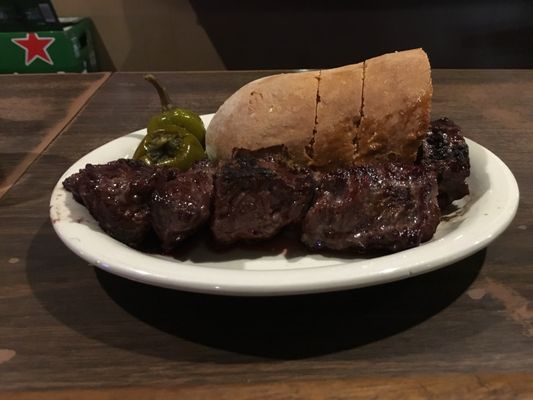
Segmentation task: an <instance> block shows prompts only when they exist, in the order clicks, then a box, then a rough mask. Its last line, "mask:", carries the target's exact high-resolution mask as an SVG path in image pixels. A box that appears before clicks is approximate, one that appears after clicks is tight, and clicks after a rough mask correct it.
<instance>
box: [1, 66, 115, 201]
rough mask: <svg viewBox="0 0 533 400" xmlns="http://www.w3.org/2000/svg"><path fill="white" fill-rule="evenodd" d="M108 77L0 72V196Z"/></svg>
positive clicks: (103, 74)
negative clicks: (9, 73) (0, 74)
mask: <svg viewBox="0 0 533 400" xmlns="http://www.w3.org/2000/svg"><path fill="white" fill-rule="evenodd" d="M108 77H109V74H108V73H97V74H48V75H13V76H9V75H4V76H0V88H1V97H0V148H1V149H2V150H1V151H0V197H2V195H3V194H4V193H5V192H6V191H7V190H8V189H9V188H10V187H11V185H12V184H13V183H14V182H16V180H17V179H18V178H19V177H20V176H21V175H22V174H23V173H24V171H25V170H26V168H28V166H29V165H30V164H31V163H32V162H33V160H35V158H36V157H37V156H39V154H41V153H42V151H43V150H44V149H45V148H46V146H48V145H49V144H50V142H51V141H52V140H53V139H54V138H55V137H56V136H57V135H58V134H59V132H61V130H62V129H63V128H64V127H65V126H66V125H67V124H68V123H69V122H70V120H71V119H72V118H73V117H74V116H75V115H76V114H77V113H78V112H79V111H80V109H81V108H82V107H83V106H84V104H85V103H86V101H87V100H88V99H89V98H90V97H91V96H92V94H93V93H94V92H95V91H96V90H97V89H98V88H99V87H100V85H101V84H102V83H103V82H105V80H106V79H107V78H108Z"/></svg>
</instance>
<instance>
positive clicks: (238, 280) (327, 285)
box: [50, 114, 519, 296]
mask: <svg viewBox="0 0 533 400" xmlns="http://www.w3.org/2000/svg"><path fill="white" fill-rule="evenodd" d="M212 116H213V114H206V115H202V119H203V120H204V122H205V123H206V125H207V124H208V123H209V121H210V119H211V118H212ZM145 131H146V130H145V129H141V130H137V131H134V132H131V133H129V134H126V135H123V136H121V137H119V138H116V139H114V140H111V141H109V142H107V143H105V144H103V145H102V146H99V147H97V148H96V149H93V150H92V151H90V152H89V153H87V154H86V155H84V156H83V157H81V158H80V159H78V160H77V161H75V162H74V163H73V164H72V165H71V166H70V167H69V168H68V169H67V170H66V171H65V172H64V173H63V174H62V176H61V178H60V179H59V180H58V182H57V183H56V185H55V186H54V189H53V191H52V196H51V199H50V218H51V220H52V225H53V227H54V230H55V232H56V234H57V235H58V236H59V238H60V239H61V241H62V242H63V243H64V244H65V245H66V246H67V247H68V248H69V249H70V250H71V251H73V252H74V253H75V254H76V255H78V256H79V257H81V258H82V259H84V260H86V261H88V262H89V263H91V264H93V265H95V266H96V267H98V268H101V269H103V270H106V271H108V272H110V273H113V274H115V275H118V276H121V277H124V278H127V279H130V280H134V281H137V282H142V283H146V284H151V285H155V286H160V287H165V288H169V289H178V290H184V291H191V292H200V293H209V294H223V295H235V296H280V295H294V294H306V293H318V292H328V291H337V290H345V289H355V288H359V287H365V286H371V285H378V284H383V283H387V282H392V281H396V280H401V279H405V278H408V277H411V276H415V275H420V274H424V273H428V272H431V271H434V270H436V269H438V268H442V267H444V266H446V265H450V264H453V263H454V262H457V261H460V260H461V259H464V258H466V257H468V256H470V255H472V254H474V253H476V252H477V251H479V250H481V249H482V248H484V247H486V246H487V245H488V244H489V243H490V242H492V241H493V240H494V239H495V238H496V237H498V236H499V235H500V234H501V233H503V232H504V231H505V229H506V228H507V227H508V226H509V225H510V223H511V222H512V220H513V218H514V216H515V215H516V212H517V209H518V203H519V188H518V184H517V182H516V179H515V177H514V176H513V174H512V172H511V170H510V169H509V168H508V167H507V165H505V163H504V162H503V161H502V160H501V159H500V158H499V157H497V156H496V155H495V154H494V153H492V152H491V151H490V150H488V149H486V148H485V147H483V146H482V145H480V144H478V143H476V142H474V141H472V140H470V139H468V138H466V140H467V143H468V145H469V148H470V149H476V151H481V152H483V154H484V155H485V156H486V157H487V159H488V160H489V159H490V161H491V162H493V163H494V166H495V167H497V168H498V169H499V172H500V173H501V174H502V176H504V177H505V183H506V184H508V188H507V190H508V196H507V202H508V203H509V204H506V207H502V209H501V212H500V213H499V214H498V215H497V218H493V220H492V224H491V229H489V230H488V231H487V232H486V234H484V235H483V237H481V238H479V239H478V240H476V241H475V242H474V243H472V244H471V245H470V246H464V245H463V246H461V247H460V249H459V250H458V251H454V252H453V253H452V254H444V253H442V252H441V254H440V255H439V256H436V257H432V258H431V259H429V260H428V259H427V257H426V258H422V259H421V260H418V261H417V262H414V263H413V262H410V263H409V266H407V265H403V264H402V262H403V263H405V262H406V261H405V260H406V259H410V258H412V254H413V253H415V255H416V253H417V252H420V250H419V249H421V248H425V249H428V248H429V247H437V248H438V247H439V246H438V245H437V244H438V243H439V242H441V241H442V239H443V238H441V239H439V240H436V241H432V242H427V243H423V244H422V245H420V246H418V247H415V248H412V249H408V250H404V251H401V252H398V253H394V254H389V255H384V256H380V257H375V258H370V259H368V260H360V259H358V260H356V261H355V263H356V264H359V265H358V266H359V269H361V268H370V267H371V264H375V263H376V261H372V260H377V259H379V260H380V261H382V262H386V261H389V260H395V262H396V263H397V264H398V261H402V260H403V261H402V262H400V263H399V264H400V265H399V266H396V267H395V268H389V269H384V270H381V271H380V272H379V273H375V274H367V275H365V276H364V277H360V276H359V277H358V276H357V275H352V276H351V277H350V274H349V273H347V271H346V270H349V269H350V268H354V262H352V263H344V264H342V265H330V266H322V267H312V268H302V269H288V270H280V269H276V270H270V271H266V270H233V269H226V268H221V269H219V270H217V274H216V278H217V279H212V277H208V278H206V277H200V276H199V275H202V272H206V271H204V270H206V269H209V271H210V272H212V271H213V267H205V266H199V265H196V266H195V265H189V264H185V263H183V262H181V261H179V260H175V259H172V260H171V261H167V260H161V259H157V263H158V264H159V263H161V262H163V263H165V264H172V265H173V266H176V267H181V273H182V274H181V276H178V279H177V278H176V275H180V274H176V273H175V272H176V271H172V274H171V275H168V274H167V275H161V274H154V273H147V272H146V271H143V270H142V268H138V267H132V266H131V262H130V263H128V262H127V261H126V262H124V260H115V259H113V257H111V256H107V257H106V256H104V257H102V256H101V255H100V254H98V253H91V252H87V251H86V249H84V248H83V245H82V244H81V241H74V240H72V239H71V238H69V237H68V232H67V231H68V229H65V225H68V224H72V223H78V222H74V221H61V220H58V215H59V210H58V209H56V207H58V205H57V204H56V202H55V199H57V196H58V194H59V193H63V195H65V194H66V193H67V192H66V191H65V190H64V189H63V186H62V181H63V180H64V179H65V178H66V177H67V176H69V175H70V174H72V173H73V172H75V171H77V170H78V169H79V168H80V165H81V164H83V163H84V162H85V161H84V160H85V159H88V158H90V157H91V156H93V155H94V154H97V153H98V152H101V151H102V149H105V148H108V147H111V146H113V144H114V143H115V142H117V141H122V140H124V139H126V138H131V137H135V136H139V134H144V132H145ZM139 137H140V136H139ZM108 161H111V160H108ZM102 162H105V161H102ZM83 165H84V164H83ZM489 178H491V177H490V175H489ZM68 195H70V194H68ZM104 235H105V234H104ZM106 236H107V235H106ZM107 238H108V239H109V240H110V241H113V242H116V244H117V245H120V246H123V247H126V248H127V249H128V251H129V250H130V251H131V252H134V253H135V256H137V257H138V258H139V262H140V261H142V260H146V261H148V259H149V260H151V262H154V260H155V258H154V256H152V255H149V254H146V253H142V252H140V251H138V250H135V249H132V248H129V247H127V246H126V245H124V244H122V243H120V242H118V241H116V240H115V239H113V238H111V237H109V236H107ZM146 257H148V259H146ZM139 262H137V264H138V263H139ZM368 265H370V267H368ZM184 266H185V267H186V268H184ZM191 269H195V270H197V271H196V273H195V272H193V271H191ZM310 271H312V272H311V273H310ZM348 272H350V271H348ZM243 274H245V275H246V278H247V279H245V282H243V281H242V276H243ZM200 278H201V279H200Z"/></svg>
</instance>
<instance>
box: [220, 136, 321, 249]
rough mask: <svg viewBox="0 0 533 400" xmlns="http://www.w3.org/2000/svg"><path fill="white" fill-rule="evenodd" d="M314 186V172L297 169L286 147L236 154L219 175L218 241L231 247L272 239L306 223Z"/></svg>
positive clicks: (244, 151)
mask: <svg viewBox="0 0 533 400" xmlns="http://www.w3.org/2000/svg"><path fill="white" fill-rule="evenodd" d="M313 186H314V181H313V179H312V177H311V174H310V172H309V171H308V170H307V169H305V168H301V167H297V166H295V165H293V164H292V162H291V161H290V160H289V158H288V153H287V150H286V149H285V147H283V146H274V147H270V148H266V149H262V150H258V151H249V150H243V149H239V150H236V151H234V153H233V159H232V160H231V161H229V162H227V163H225V164H223V165H221V166H220V167H219V169H218V172H217V174H216V176H215V198H214V207H213V209H214V214H213V218H212V222H211V229H212V232H213V234H214V237H215V239H216V240H217V241H218V242H220V243H223V244H229V243H234V242H238V241H241V240H242V241H253V240H257V239H267V238H271V237H273V236H274V235H276V234H277V233H278V232H279V231H280V230H281V229H282V228H283V227H285V226H287V225H289V224H292V223H297V222H299V221H300V220H301V219H302V217H303V216H304V214H305V212H306V210H307V208H308V207H309V204H310V202H311V200H312V197H313Z"/></svg>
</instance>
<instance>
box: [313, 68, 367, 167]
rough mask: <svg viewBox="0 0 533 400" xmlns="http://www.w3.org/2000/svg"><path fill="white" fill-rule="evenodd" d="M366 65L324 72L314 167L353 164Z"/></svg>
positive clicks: (314, 150) (314, 148) (325, 70)
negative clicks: (354, 143)
mask: <svg viewBox="0 0 533 400" xmlns="http://www.w3.org/2000/svg"><path fill="white" fill-rule="evenodd" d="M362 80H363V63H359V64H351V65H346V66H343V67H338V68H331V69H324V70H322V74H321V80H320V102H319V103H317V104H318V106H317V126H316V134H315V141H314V147H313V161H312V164H313V165H314V166H316V167H320V168H327V169H331V168H336V167H344V166H350V165H352V164H353V141H354V138H355V137H356V135H357V125H358V124H359V121H360V119H361V104H360V103H361V91H362Z"/></svg>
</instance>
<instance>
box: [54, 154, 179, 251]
mask: <svg viewBox="0 0 533 400" xmlns="http://www.w3.org/2000/svg"><path fill="white" fill-rule="evenodd" d="M172 175H173V172H172V170H170V169H161V168H153V167H149V166H146V165H145V164H143V163H142V162H140V161H135V160H127V159H119V160H116V161H112V162H109V163H107V164H102V165H92V164H87V165H86V167H85V168H84V169H82V170H80V171H79V172H78V173H76V174H74V175H72V176H70V177H68V178H67V179H65V181H64V182H63V186H64V187H65V189H67V190H68V191H70V192H72V194H73V196H74V198H75V199H76V200H77V201H78V202H80V203H81V204H83V205H84V206H85V207H87V209H88V210H89V212H90V213H91V214H92V216H93V217H94V218H95V219H96V220H97V221H98V223H99V224H100V226H101V227H102V229H103V230H104V231H105V232H107V233H108V234H109V235H110V236H112V237H114V238H115V239H117V240H119V241H121V242H123V243H125V244H127V245H129V246H133V247H137V246H139V245H140V244H141V243H142V242H143V240H144V239H145V238H146V236H147V235H148V234H149V233H150V232H151V224H150V207H149V206H148V201H149V200H150V197H151V196H152V192H153V191H154V189H155V188H156V186H157V185H158V184H159V183H160V182H162V181H165V180H167V179H168V178H169V177H171V176H172Z"/></svg>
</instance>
